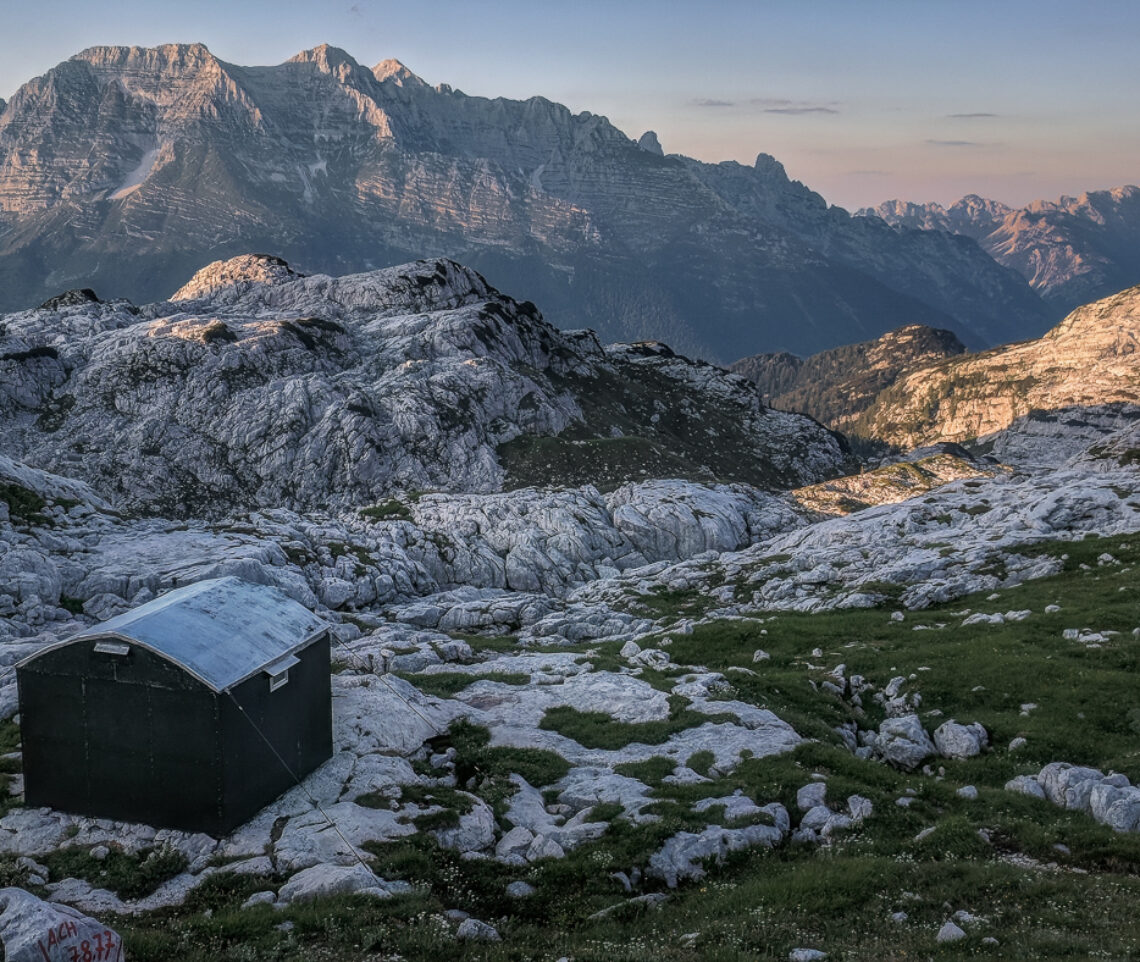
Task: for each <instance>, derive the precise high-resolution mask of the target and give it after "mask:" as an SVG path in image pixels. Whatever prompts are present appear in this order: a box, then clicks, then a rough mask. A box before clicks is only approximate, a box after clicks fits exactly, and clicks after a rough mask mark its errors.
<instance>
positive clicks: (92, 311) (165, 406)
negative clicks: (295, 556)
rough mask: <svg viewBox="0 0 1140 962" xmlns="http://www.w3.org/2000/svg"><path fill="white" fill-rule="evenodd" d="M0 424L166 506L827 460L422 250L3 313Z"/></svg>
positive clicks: (258, 270) (714, 475) (741, 394)
mask: <svg viewBox="0 0 1140 962" xmlns="http://www.w3.org/2000/svg"><path fill="white" fill-rule="evenodd" d="M0 419H2V425H3V426H2V427H0V442H2V443H3V444H4V445H5V446H6V447H7V448H8V449H9V450H11V451H13V452H16V453H18V455H19V457H20V458H21V460H24V461H26V462H29V463H32V464H36V465H39V466H42V467H46V468H49V469H51V470H53V471H55V472H58V473H62V474H78V475H80V476H82V477H83V478H84V479H85V480H87V481H89V482H90V483H91V484H92V485H93V486H94V488H95V489H96V490H97V491H99V492H100V494H101V495H102V496H103V497H106V498H109V499H110V500H112V501H114V502H115V503H116V504H117V505H118V506H120V507H124V508H127V509H130V510H141V511H145V512H148V513H162V514H165V515H167V516H185V515H187V514H190V515H218V514H222V513H225V512H227V511H229V510H232V509H234V508H235V507H239V506H243V507H245V506H274V507H276V506H285V507H294V508H301V507H315V506H318V505H344V504H357V505H365V504H370V503H372V502H375V501H377V500H380V499H382V498H384V497H386V496H388V495H391V494H392V493H395V492H397V491H412V490H417V491H424V490H446V491H493V490H496V489H498V488H500V487H503V486H504V485H506V486H515V487H517V486H520V485H523V484H543V483H567V482H569V483H575V482H577V483H583V482H585V481H586V480H595V481H598V482H608V483H609V484H610V485H611V486H616V485H618V484H620V483H622V482H624V481H626V480H629V479H631V478H632V479H637V478H639V477H645V476H661V475H666V476H685V475H688V476H690V477H694V478H699V479H702V480H709V481H712V480H715V479H724V480H735V481H745V482H750V483H752V484H758V485H761V486H766V487H787V486H794V485H796V484H798V483H803V482H805V481H814V480H818V479H821V478H823V477H827V476H831V475H834V474H836V473H839V471H840V470H841V468H842V466H843V465H844V463H845V462H846V461H847V456H846V454H845V452H844V450H843V448H842V446H841V443H840V441H839V440H838V439H836V438H835V437H833V436H832V435H830V434H829V433H828V432H827V431H825V430H824V429H823V428H822V427H820V426H819V425H818V424H816V423H814V422H812V421H811V420H809V419H808V418H805V417H802V416H798V415H789V414H785V413H782V412H773V411H771V410H769V409H767V408H766V407H764V405H763V404H762V403H761V400H760V396H759V393H758V392H757V391H756V389H755V388H754V387H753V386H752V385H751V384H749V383H748V382H747V381H745V380H744V379H743V378H739V377H736V376H734V375H730V374H727V373H726V372H724V371H722V370H721V369H719V368H715V367H712V366H711V365H708V364H703V363H699V362H692V361H689V360H687V359H685V358H683V357H680V356H679V355H676V354H674V353H673V352H672V351H669V350H668V349H667V348H665V347H663V346H661V345H624V346H623V345H618V346H615V347H612V348H609V349H603V348H602V347H601V345H600V344H599V343H598V341H597V340H596V338H594V337H593V335H592V334H589V333H588V332H585V333H583V332H578V333H573V334H565V333H562V332H560V331H558V330H557V329H555V328H553V327H551V326H550V325H549V324H547V323H546V322H545V321H544V320H543V319H542V317H541V315H540V314H539V313H538V311H537V309H536V308H535V307H534V305H532V304H529V303H518V302H516V301H514V300H512V299H510V298H508V297H505V296H503V295H501V294H500V293H499V292H498V291H496V290H494V289H493V288H492V287H490V286H489V285H488V284H487V283H486V281H484V279H483V278H482V277H481V276H480V275H478V274H476V273H475V272H474V271H471V270H469V269H467V268H464V267H460V266H459V265H457V264H455V263H454V262H451V261H445V260H440V261H427V262H417V263H416V264H412V265H406V266H404V267H401V268H393V269H388V270H385V271H374V272H371V273H367V274H359V275H351V276H347V277H340V278H332V277H328V276H324V275H316V276H312V277H307V276H301V275H299V274H297V273H296V272H294V271H293V270H292V269H290V268H289V267H288V265H287V264H285V262H284V261H281V260H280V259H279V258H274V257H267V256H251V255H247V256H242V257H238V258H234V259H231V260H229V261H224V262H218V263H216V264H213V265H210V266H209V267H207V268H205V269H204V270H202V271H200V272H199V273H198V274H197V275H195V276H194V278H193V279H192V280H191V281H190V282H189V283H188V284H186V285H185V286H184V287H182V288H181V289H180V290H179V291H178V292H177V293H176V294H175V295H174V297H173V299H172V300H171V301H168V302H162V303H159V304H153V305H149V306H147V307H143V308H136V307H134V306H132V305H130V304H128V303H126V302H123V301H116V302H111V303H106V304H104V303H98V302H90V301H84V302H82V303H79V304H71V305H68V306H57V307H50V308H44V309H40V310H35V311H29V312H24V313H21V314H14V315H9V316H7V317H5V318H3V320H0ZM575 471H577V472H578V473H579V474H581V475H582V477H580V478H575V477H574V472H575Z"/></svg>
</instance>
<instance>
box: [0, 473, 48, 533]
mask: <svg viewBox="0 0 1140 962" xmlns="http://www.w3.org/2000/svg"><path fill="white" fill-rule="evenodd" d="M0 501H4V502H6V503H7V505H8V517H9V518H11V519H12V523H13V524H47V523H48V519H47V517H46V516H44V515H43V514H41V513H40V512H42V511H43V509H44V508H46V507H47V502H46V501H45V500H44V499H43V498H42V497H40V496H39V495H38V494H36V492H35V491H32V490H31V489H29V488H25V487H24V486H23V485H22V484H15V483H13V482H3V483H0Z"/></svg>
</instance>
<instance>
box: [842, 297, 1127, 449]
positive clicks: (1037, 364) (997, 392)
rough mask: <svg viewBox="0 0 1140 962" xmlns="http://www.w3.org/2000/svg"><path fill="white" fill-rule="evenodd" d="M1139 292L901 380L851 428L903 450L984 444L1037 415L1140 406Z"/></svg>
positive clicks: (1107, 300)
mask: <svg viewBox="0 0 1140 962" xmlns="http://www.w3.org/2000/svg"><path fill="white" fill-rule="evenodd" d="M1138 349H1140V288H1130V289H1129V290H1126V291H1123V292H1121V293H1119V294H1116V295H1114V296H1112V297H1107V298H1104V299H1103V300H1100V301H1096V302H1095V303H1092V304H1087V305H1085V306H1083V307H1080V308H1077V310H1075V311H1073V312H1072V313H1071V314H1069V315H1068V317H1066V318H1065V319H1064V320H1063V321H1062V322H1061V323H1060V324H1058V325H1057V326H1056V327H1055V328H1053V329H1052V330H1051V331H1049V332H1048V333H1047V334H1046V335H1045V336H1044V337H1042V338H1040V339H1038V340H1033V341H1024V342H1022V343H1020V344H1011V345H1008V346H1006V347H1002V348H995V349H993V350H990V351H985V352H983V353H980V354H969V355H965V356H962V357H953V358H949V359H947V360H944V361H941V362H937V363H935V364H933V365H928V366H925V367H921V368H918V369H916V370H913V371H910V372H908V373H906V374H904V375H902V376H901V377H900V378H899V379H898V380H897V381H896V382H895V383H894V384H893V385H892V386H891V387H889V388H887V389H886V390H884V391H883V392H882V393H881V394H879V395H878V397H877V398H876V399H875V401H874V403H873V404H872V405H870V406H869V407H868V408H867V409H866V410H865V411H864V412H863V413H862V414H861V415H860V416H859V418H858V419H857V420H856V421H854V422H853V423H852V425H851V430H852V431H853V432H854V433H857V434H860V435H863V436H867V437H873V438H877V439H879V440H882V441H886V442H889V443H891V444H896V445H900V446H902V447H904V448H909V447H914V446H916V445H920V444H931V443H934V442H937V441H964V440H968V439H974V438H985V437H986V436H988V435H991V434H996V433H997V432H1000V431H1002V430H1004V429H1006V428H1008V427H1009V426H1010V425H1011V424H1012V423H1013V422H1014V421H1015V420H1016V419H1018V418H1020V417H1023V416H1028V415H1030V413H1031V412H1034V411H1037V412H1058V411H1062V410H1064V409H1075V410H1077V411H1078V412H1079V410H1080V409H1087V408H1097V407H1100V406H1103V405H1136V404H1137V403H1138V402H1140V353H1138Z"/></svg>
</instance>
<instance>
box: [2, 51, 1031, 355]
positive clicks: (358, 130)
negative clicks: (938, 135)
mask: <svg viewBox="0 0 1140 962" xmlns="http://www.w3.org/2000/svg"><path fill="white" fill-rule="evenodd" d="M654 145H656V149H654ZM0 232H2V233H0V291H2V294H0V309H4V310H12V309H16V308H23V307H26V306H28V305H30V304H34V303H37V302H39V301H42V300H43V299H44V298H45V297H47V296H48V295H50V294H53V293H55V292H56V291H58V290H60V289H63V288H67V287H91V288H94V289H96V290H98V291H100V292H102V293H103V294H104V295H114V296H121V295H126V296H129V297H131V298H132V299H134V300H135V301H149V300H153V299H155V298H158V297H161V296H165V295H166V293H167V292H168V291H169V290H170V289H171V288H172V287H173V286H174V285H175V284H176V283H178V282H179V281H181V279H182V278H184V277H185V276H186V275H188V274H190V273H192V272H193V271H194V270H195V269H197V268H200V267H202V266H203V265H204V264H205V263H207V262H208V261H211V260H215V259H217V258H219V257H227V256H230V255H233V254H237V253H240V252H242V251H248V250H264V249H271V250H274V251H276V252H279V253H281V254H282V255H284V256H285V257H287V258H288V259H289V260H290V261H291V262H294V263H296V264H298V265H302V266H304V267H305V269H306V270H310V271H323V272H328V273H333V274H342V273H346V272H350V271H362V270H369V269H373V268H375V267H381V266H386V265H392V264H400V263H404V262H406V261H409V260H412V259H414V258H416V257H420V256H424V255H425V254H428V255H433V256H437V255H438V256H449V257H453V258H456V259H458V260H461V261H462V262H463V263H467V264H471V265H472V266H473V267H475V268H477V269H479V270H481V271H482V272H484V273H485V274H486V275H487V276H488V277H490V278H491V279H492V280H493V281H494V282H495V283H496V284H497V286H499V287H501V288H505V289H509V290H512V291H517V292H519V294H520V296H522V297H528V298H530V299H532V300H534V301H536V302H538V303H541V304H542V305H543V306H544V309H545V310H546V312H547V314H548V316H549V317H551V318H552V319H553V320H554V321H556V323H557V324H558V325H559V326H560V327H564V328H572V327H591V328H595V329H598V330H599V331H600V332H601V334H602V337H603V339H606V340H619V339H620V340H638V339H643V338H647V337H654V338H662V339H664V340H667V341H668V342H669V343H671V344H672V345H674V347H676V348H677V349H679V350H684V351H685V352H686V353H688V354H691V355H694V356H703V357H706V358H709V359H713V360H716V359H726V360H727V359H729V358H732V357H739V356H740V355H741V354H744V353H747V352H750V351H755V350H760V349H775V348H778V349H785V350H794V351H798V352H801V353H811V352H813V351H816V350H819V349H821V348H823V347H829V346H832V345H834V344H836V343H842V342H844V341H850V340H852V339H853V338H857V337H863V338H865V337H871V336H874V335H876V334H879V333H881V332H882V331H883V330H886V329H890V328H891V327H897V326H898V325H900V324H902V323H908V322H911V323H913V322H921V323H926V324H930V325H933V326H937V327H946V326H953V327H955V328H956V329H957V330H958V331H959V332H960V333H961V334H962V336H963V337H967V338H969V339H970V340H971V341H972V342H973V343H975V344H977V345H985V344H991V343H1000V342H1003V341H1007V340H1010V339H1013V338H1015V337H1024V336H1029V335H1033V334H1036V333H1038V332H1039V331H1040V330H1042V329H1043V328H1044V327H1045V325H1046V324H1047V323H1048V322H1049V320H1050V318H1051V317H1052V314H1051V312H1050V311H1049V309H1048V308H1046V307H1045V305H1043V304H1042V302H1041V301H1040V300H1039V298H1037V296H1036V295H1035V294H1034V293H1033V292H1032V291H1031V290H1030V289H1029V287H1028V286H1027V285H1026V284H1025V283H1024V281H1023V280H1022V279H1021V278H1019V277H1018V276H1017V275H1016V274H1014V273H1013V272H1011V271H1008V270H1005V269H1003V268H1001V267H1000V266H997V265H995V264H994V263H993V261H992V260H991V259H990V258H989V257H987V256H986V255H985V253H984V252H983V251H981V250H980V249H979V248H978V247H977V245H976V244H975V243H974V242H973V241H971V240H969V239H968V238H964V237H951V236H947V235H945V234H942V233H936V232H928V231H911V230H903V231H900V230H895V229H892V228H890V227H888V226H887V225H886V224H884V223H883V222H881V221H879V220H873V219H870V218H853V217H851V216H850V215H849V214H848V213H847V212H846V211H843V210H841V209H839V208H835V207H828V205H827V204H826V203H825V202H824V200H823V199H822V198H821V197H820V196H819V195H817V194H815V193H813V192H812V191H810V190H809V189H808V188H806V187H804V186H803V185H802V184H800V183H798V182H795V181H792V180H790V179H789V178H788V177H787V175H786V174H785V172H784V169H783V167H782V166H781V165H780V164H779V163H778V162H777V161H775V160H774V159H773V158H771V157H770V156H768V155H766V154H760V155H759V157H758V158H757V161H756V163H755V164H754V165H753V166H751V167H749V166H743V165H740V164H736V163H723V164H703V163H699V162H697V161H695V160H691V159H689V158H685V157H681V156H677V155H668V156H666V155H664V154H663V152H662V151H661V150H660V145H659V144H656V141H655V139H654V141H653V142H650V141H648V140H645V138H643V139H642V141H641V142H635V141H634V140H632V139H630V138H629V137H627V136H626V135H625V134H624V133H622V132H621V131H619V130H617V129H616V128H615V127H614V126H613V125H611V124H610V123H609V122H608V121H607V120H606V119H605V118H604V117H599V116H596V115H593V114H590V113H588V112H584V113H580V114H577V115H574V114H571V112H570V111H569V110H567V109H566V108H565V107H563V106H561V105H559V104H555V103H551V102H550V101H548V100H544V99H543V98H541V97H534V98H531V99H530V100H527V101H522V102H520V101H510V100H505V99H502V98H498V99H494V100H488V99H485V98H481V97H469V96H467V95H465V94H463V93H462V92H461V91H458V90H453V89H451V88H450V87H448V86H447V85H445V84H441V85H439V86H435V87H433V86H431V85H429V84H427V83H425V82H424V81H422V80H421V79H420V78H418V77H416V76H415V75H414V74H413V73H412V72H411V71H409V70H407V69H406V68H405V67H403V66H402V65H401V64H399V63H397V62H394V61H385V62H383V63H381V64H378V65H377V66H376V67H375V68H373V69H371V70H369V69H368V68H366V67H364V66H362V65H360V64H358V63H356V61H354V60H353V59H352V57H350V56H349V55H348V54H346V53H345V52H344V51H341V50H337V49H336V48H332V47H328V46H321V47H316V48H314V49H312V50H308V51H304V52H302V53H300V54H298V55H297V56H296V57H294V58H292V59H291V60H289V61H288V62H286V63H284V64H280V65H277V66H273V67H243V66H238V65H235V64H230V63H226V62H224V61H221V60H219V59H217V58H216V57H214V56H213V55H212V54H211V53H210V52H209V50H207V49H206V48H205V47H204V46H202V45H201V44H182V45H178V44H172V45H167V46H163V47H157V48H150V49H147V48H139V47H94V48H91V49H89V50H85V51H83V52H82V53H80V54H77V55H76V56H75V57H73V58H72V59H70V60H68V61H65V62H64V63H61V64H59V65H58V66H56V67H54V68H53V69H51V70H49V71H48V72H47V73H46V74H45V75H44V76H42V77H38V78H35V79H34V80H31V81H29V82H28V83H27V84H25V85H24V86H23V87H22V88H21V89H20V90H19V91H18V92H17V93H16V94H15V95H14V96H13V97H12V99H11V101H10V102H9V103H8V104H7V106H6V107H5V108H4V110H3V112H2V113H0Z"/></svg>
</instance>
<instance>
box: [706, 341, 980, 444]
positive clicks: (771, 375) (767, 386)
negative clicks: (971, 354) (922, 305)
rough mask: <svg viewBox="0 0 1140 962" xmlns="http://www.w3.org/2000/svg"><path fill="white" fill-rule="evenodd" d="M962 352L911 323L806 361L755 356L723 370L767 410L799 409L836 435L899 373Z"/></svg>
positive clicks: (782, 356)
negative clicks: (743, 381)
mask: <svg viewBox="0 0 1140 962" xmlns="http://www.w3.org/2000/svg"><path fill="white" fill-rule="evenodd" d="M965 351H966V347H965V345H963V344H962V342H961V341H959V340H958V338H957V337H955V336H954V334H952V333H951V332H950V331H940V330H934V329H932V328H929V327H923V326H921V325H919V324H911V325H908V326H907V327H902V328H899V329H898V330H897V331H890V332H888V333H887V334H884V335H883V336H882V337H878V338H875V339H874V340H873V341H866V342H864V343H862V344H850V345H847V346H845V347H837V348H833V349H831V350H829V351H821V352H820V353H819V354H814V355H812V356H811V357H808V358H800V357H796V356H795V355H794V354H755V355H753V356H752V357H746V358H741V359H740V360H739V361H734V362H733V363H732V364H730V365H729V366H728V369H729V370H730V371H733V372H735V373H736V374H740V375H742V376H743V377H746V378H748V379H749V380H750V381H753V382H755V383H756V385H757V386H758V387H759V388H760V391H761V393H762V394H764V396H765V397H766V398H767V399H768V403H770V404H771V405H772V406H773V407H776V408H779V409H781V410H784V411H803V412H804V413H805V414H810V415H811V416H812V417H814V418H816V419H818V420H819V421H822V422H823V423H824V424H826V425H828V426H829V427H832V428H835V429H836V430H839V431H842V430H845V429H847V428H848V427H849V426H850V424H851V423H852V422H853V421H855V420H856V419H857V418H858V416H859V415H860V414H861V413H862V412H863V411H865V410H866V409H867V408H868V407H870V405H871V404H872V403H873V402H874V400H875V398H876V397H877V396H878V395H879V393H880V392H881V391H883V390H885V389H886V388H888V387H890V386H891V385H892V384H894V383H895V381H897V380H898V379H899V378H900V377H901V376H902V375H904V374H907V373H909V372H910V371H913V370H915V369H917V368H920V367H926V366H927V365H929V364H931V363H933V362H935V361H940V360H943V359H945V358H948V357H954V356H956V355H959V354H963V353H965Z"/></svg>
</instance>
